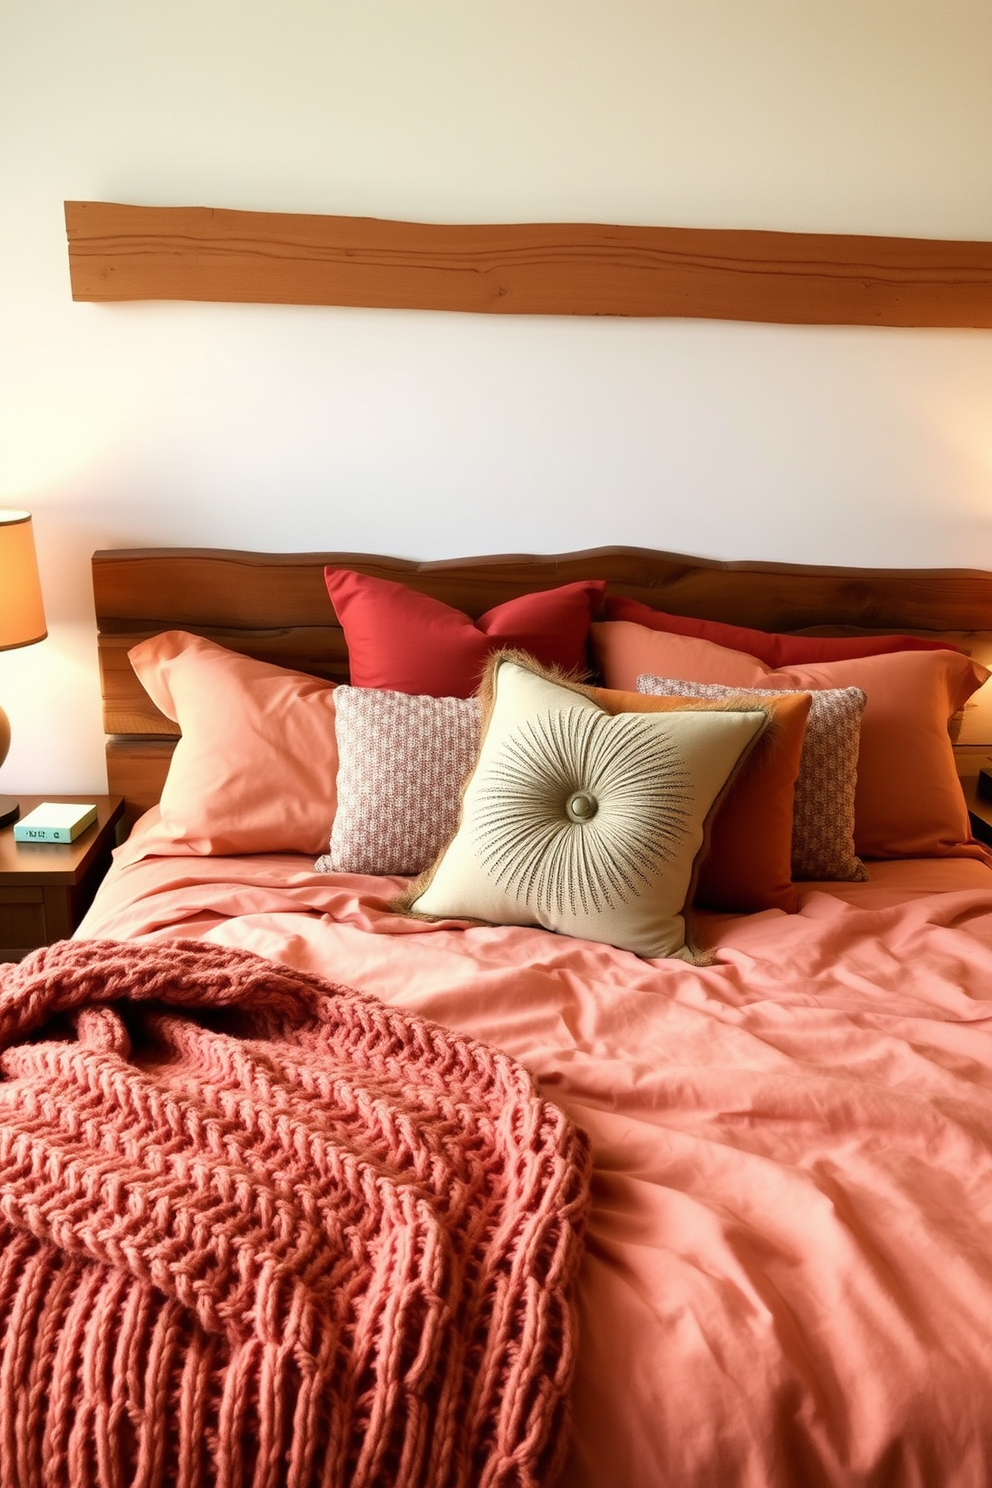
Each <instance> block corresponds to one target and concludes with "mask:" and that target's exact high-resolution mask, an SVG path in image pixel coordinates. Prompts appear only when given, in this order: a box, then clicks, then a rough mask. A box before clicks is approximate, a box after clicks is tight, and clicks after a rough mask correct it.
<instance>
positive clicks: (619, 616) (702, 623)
mask: <svg viewBox="0 0 992 1488" xmlns="http://www.w3.org/2000/svg"><path fill="white" fill-rule="evenodd" d="M606 618H607V620H629V621H631V622H632V623H633V624H634V625H644V626H646V627H647V629H648V630H667V631H668V632H669V634H671V635H683V636H694V637H695V638H696V640H701V641H712V643H713V644H714V645H715V646H726V647H728V648H729V649H730V650H731V651H746V652H747V654H748V655H749V656H756V657H757V658H758V660H759V661H763V662H764V663H765V665H766V666H770V667H784V666H805V665H807V664H812V663H814V662H820V661H856V660H859V659H860V658H861V657H863V656H888V655H889V654H890V653H891V652H893V651H956V650H957V647H956V646H952V645H950V643H949V642H943V641H925V640H921V639H920V638H919V637H918V636H900V635H877V636H797V635H781V634H779V633H778V632H776V631H772V630H751V629H749V627H748V626H746V625H726V624H724V623H723V621H721V620H695V619H693V618H692V616H690V615H667V614H666V613H665V611H664V610H653V609H652V608H651V606H650V605H646V604H641V602H640V600H637V599H625V598H624V597H623V595H621V594H611V595H609V596H608V598H607V600H606Z"/></svg>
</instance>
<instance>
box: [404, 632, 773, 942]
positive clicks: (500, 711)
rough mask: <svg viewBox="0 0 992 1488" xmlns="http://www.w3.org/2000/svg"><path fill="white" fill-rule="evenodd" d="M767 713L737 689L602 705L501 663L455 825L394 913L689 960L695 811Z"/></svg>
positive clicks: (711, 796)
mask: <svg viewBox="0 0 992 1488" xmlns="http://www.w3.org/2000/svg"><path fill="white" fill-rule="evenodd" d="M768 717H769V714H768V712H767V710H765V709H763V708H762V707H761V706H760V705H758V704H757V703H754V702H749V700H748V699H741V700H740V702H739V704H738V705H735V706H733V707H729V708H719V709H714V708H712V706H711V707H709V708H692V709H677V710H674V711H670V710H668V709H662V710H657V711H655V710H651V711H645V710H644V709H643V708H642V709H641V710H640V711H639V712H637V713H618V714H611V713H609V712H607V711H606V709H604V708H601V707H599V706H598V705H597V704H596V703H595V702H593V700H592V699H591V698H589V697H588V696H584V695H583V694H581V693H579V692H577V691H576V690H575V689H573V688H569V687H567V686H562V685H560V684H559V683H558V682H555V681H553V680H551V679H550V678H548V677H547V676H545V675H541V674H540V672H539V670H538V669H535V670H533V671H532V670H531V669H530V666H529V664H528V662H527V661H526V659H524V660H522V661H517V660H515V659H512V658H509V657H499V658H498V659H497V660H496V662H494V664H493V671H492V697H491V705H490V707H489V710H488V715H487V716H486V718H485V722H484V724H483V737H482V744H481V747H480V750H479V758H478V762H477V764H476V766H475V769H474V771H473V772H472V775H471V776H470V778H469V781H468V784H467V785H466V787H465V793H464V795H463V797H462V809H461V818H460V821H459V826H458V831H457V832H456V833H455V836H454V838H453V839H452V841H451V842H450V843H449V844H448V846H447V847H446V848H445V849H444V851H443V852H442V854H441V856H440V858H439V859H438V861H437V862H436V863H435V865H434V867H433V868H432V869H431V870H430V872H429V874H428V875H426V876H425V879H424V880H422V881H421V882H420V883H418V884H416V885H415V886H414V888H413V890H412V891H411V894H410V895H409V896H408V897H407V899H406V900H405V901H403V907H405V908H406V909H407V910H408V911H409V912H412V913H414V914H422V915H426V916H429V917H431V918H441V919H449V918H450V919H477V920H485V921H490V922H492V923H494V924H498V925H541V926H543V927H544V928H545V929H546V930H555V931H558V932H559V933H560V934H566V935H576V936H581V937H583V938H584V939H586V940H593V941H600V942H604V943H606V944H608V945H614V946H618V947H619V948H620V949H622V950H629V951H633V952H634V953H635V954H636V955H639V956H682V957H684V958H686V959H692V953H691V951H690V950H689V949H688V947H687V946H686V943H685V922H684V919H683V911H684V909H685V905H686V901H687V898H688V896H689V892H690V889H691V886H692V881H693V876H694V869H695V864H696V860H697V858H698V856H699V853H700V851H701V849H702V847H703V843H704V838H705V825H706V821H707V818H708V817H709V815H710V812H711V810H712V808H713V806H714V804H715V802H716V801H717V799H718V797H719V796H720V795H721V793H722V792H723V790H724V789H725V787H726V785H727V783H728V781H729V779H730V778H731V776H732V775H733V774H734V772H735V770H736V768H737V766H738V763H739V762H740V761H741V760H742V759H743V758H744V757H745V756H746V755H747V752H748V750H749V749H750V748H751V746H752V745H753V744H754V743H755V742H756V740H757V739H758V737H759V736H760V734H761V733H762V732H763V730H764V729H765V727H766V725H767V722H768Z"/></svg>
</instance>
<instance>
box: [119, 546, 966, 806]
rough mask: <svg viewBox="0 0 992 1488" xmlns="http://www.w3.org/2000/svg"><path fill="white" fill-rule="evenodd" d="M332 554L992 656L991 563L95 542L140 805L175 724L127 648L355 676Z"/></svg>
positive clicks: (348, 561)
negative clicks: (589, 582)
mask: <svg viewBox="0 0 992 1488" xmlns="http://www.w3.org/2000/svg"><path fill="white" fill-rule="evenodd" d="M325 565H334V566H337V567H342V568H353V569H358V570H360V571H361V572H363V573H370V574H377V575H379V576H380V577H382V578H388V579H397V580H399V581H401V582H402V583H405V584H408V585H410V586H411V587H412V588H415V589H419V590H421V591H423V592H424V593H426V594H432V595H434V596H436V597H437V598H438V599H443V600H445V601H446V602H447V603H448V604H451V605H455V606H456V607H457V608H459V609H462V610H465V611H466V612H467V613H468V614H470V615H472V616H473V617H478V616H479V615H481V614H482V613H483V612H484V611H485V610H488V609H490V608H491V607H492V606H493V605H497V604H500V603H502V602H503V601H504V600H507V599H512V598H514V597H515V596H516V595H518V594H524V593H527V592H528V591H530V590H536V589H550V588H553V587H554V586H555V585H557V584H565V583H568V582H570V581H571V580H573V579H582V578H602V579H606V580H607V581H608V583H609V587H610V591H611V592H612V593H616V594H624V595H628V596H630V597H631V598H634V599H639V600H641V601H642V602H643V603H645V604H649V605H653V606H654V607H655V608H656V609H662V610H669V611H672V612H674V613H676V614H684V615H694V616H702V617H706V618H708V619H713V620H726V621H731V622H735V623H737V624H741V625H751V626H756V627H757V628H759V629H762V630H781V631H817V632H819V633H820V634H824V635H830V634H832V635H842V634H845V633H858V632H871V631H893V630H895V631H900V632H909V633H912V634H922V635H939V636H942V637H944V638H946V639H948V640H950V641H952V642H953V643H954V644H956V645H959V646H961V647H962V649H964V650H967V651H968V652H970V653H971V654H972V655H974V656H976V657H977V658H978V659H979V660H981V661H984V662H985V663H986V664H987V665H992V573H984V572H980V571H974V570H964V569H859V568H813V567H805V566H800V565H796V564H785V563H738V562H734V563H720V562H717V561H714V560H709V559H705V558H689V557H683V556H681V555H679V554H675V553H658V552H652V551H650V550H648V549H643V548H596V549H592V550H590V551H587V552H582V553H566V554H561V555H552V556H546V557H539V556H530V555H523V556H506V557H481V558H457V559H450V560H445V561H443V562H437V563H415V562H412V561H406V560H404V559H399V558H386V557H378V556H375V555H372V554H368V553H244V552H236V551H230V550H226V549H220V548H218V549H210V548H145V549H130V550H127V549H121V550H117V551H107V552H99V553H95V554H94V556H93V588H94V595H95V600H96V618H97V629H98V645H99V655H100V672H101V680H102V689H103V702H104V719H105V727H106V730H107V734H108V736H109V738H108V743H107V764H108V776H109V782H110V789H111V791H112V792H114V793H116V794H121V795H123V796H124V797H125V799H126V801H127V803H128V809H129V811H130V813H131V815H132V816H133V815H135V814H137V812H139V811H142V810H145V809H146V808H147V807H148V806H150V805H152V804H154V802H155V801H157V800H158V797H159V793H160V791H161V788H162V783H163V781H164V779H165V772H166V770H167V768H168V763H169V759H170V757H171V754H172V750H173V748H174V747H175V740H176V737H177V736H178V733H179V730H178V728H177V727H176V725H175V724H174V723H172V722H171V720H169V719H167V718H165V717H164V716H163V714H161V713H160V712H159V711H158V709H157V708H156V707H155V706H154V704H153V703H152V702H151V700H150V699H149V698H148V697H147V695H146V694H145V692H144V690H143V689H142V687H141V685H140V684H139V682H138V680H137V678H136V677H135V675H134V673H133V671H132V670H131V667H130V664H129V662H128V660H127V652H128V650H129V649H130V647H131V646H133V645H135V644H136V643H137V642H138V641H139V640H144V639H145V638H146V637H148V636H151V635H156V634H157V633H158V632H160V631H163V630H174V629H178V630H189V631H194V632H196V633H197V634H199V635H205V636H209V637H210V638H211V639H212V640H215V641H217V642H219V643H220V644H221V645H224V646H227V647H229V648H230V649H231V650H233V651H240V652H243V653H244V654H246V655H249V656H255V657H258V658H259V659H260V660H263V661H272V662H276V663H278V664H279V665H280V666H286V667H291V668H293V669H295V670H296V671H303V672H310V673H313V674H315V675H317V676H321V677H327V678H328V679H329V680H331V681H335V682H345V681H347V680H348V655H347V648H346V646H345V642H344V636H343V634H342V631H341V627H340V626H339V625H338V623H337V618H336V616H335V614H334V610H333V608H332V606H331V603H330V600H329V599H328V597H327V591H326V589H325V587H324V579H323V571H324V567H325ZM990 690H992V683H989V684H988V685H987V686H986V687H985V688H983V689H982V691H981V693H979V694H978V698H977V700H976V701H975V702H973V703H972V704H971V705H969V707H968V708H967V709H966V710H965V714H964V716H963V718H962V719H961V720H959V721H958V726H957V730H956V745H957V747H958V750H959V755H960V756H961V757H962V760H963V767H964V770H965V773H967V768H968V762H969V759H970V757H974V766H973V768H974V771H977V768H978V761H979V760H980V759H984V757H985V755H986V754H987V753H988V751H989V750H990V748H992V691H990ZM986 693H989V694H990V695H989V697H988V699H986V697H985V694H986Z"/></svg>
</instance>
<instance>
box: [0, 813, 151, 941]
mask: <svg viewBox="0 0 992 1488" xmlns="http://www.w3.org/2000/svg"><path fill="white" fill-rule="evenodd" d="M47 799H48V800H56V801H57V800H60V799H61V800H65V799H66V798H65V797H59V796H49V797H47ZM90 799H91V800H94V801H95V802H96V805H97V813H98V814H97V821H96V824H95V825H94V826H92V827H89V828H87V830H86V831H85V832H83V833H82V834H81V835H80V836H79V837H78V838H77V839H76V840H75V841H74V842H71V843H64V844H63V843H51V842H30V843H18V842H15V841H14V838H13V829H12V828H11V827H5V828H3V830H2V831H0V961H18V960H20V958H21V957H22V956H24V955H26V954H27V952H28V951H33V950H35V949H37V947H38V946H43V945H50V944H51V943H52V941H55V940H65V939H66V938H67V937H68V936H70V935H71V934H72V932H73V931H74V930H75V928H76V926H77V925H78V924H79V922H80V920H81V919H82V917H83V915H84V914H85V913H86V911H87V909H88V908H89V905H90V902H91V900H92V898H93V895H94V894H95V893H96V890H97V887H98V886H99V883H100V880H101V879H102V877H103V875H104V873H106V871H107V868H108V867H109V866H110V854H111V852H112V850H113V847H114V841H115V835H116V834H115V828H116V825H117V822H118V821H119V820H120V817H121V815H122V813H123V809H124V803H123V801H122V800H121V798H120V797H119V796H95V797H90ZM40 800H41V797H38V798H35V797H30V796H28V797H24V796H22V798H21V807H22V811H27V810H29V809H30V808H31V806H33V805H37V804H38V801H40Z"/></svg>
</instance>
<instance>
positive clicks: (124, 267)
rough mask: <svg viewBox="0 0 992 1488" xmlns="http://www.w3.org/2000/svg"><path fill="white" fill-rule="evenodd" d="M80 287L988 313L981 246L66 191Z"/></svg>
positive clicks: (104, 292) (693, 313)
mask: <svg viewBox="0 0 992 1488" xmlns="http://www.w3.org/2000/svg"><path fill="white" fill-rule="evenodd" d="M65 219H66V231H67V234H68V239H69V269H70V278H71V283H72V295H73V298H74V299H76V300H103V301H105V300H147V299H155V300H160V299H166V300H170V299H178V300H213V301H220V300H229V301H239V302H246V301H247V302H254V303H261V302H264V303H269V304H292V305H362V306H376V307H381V308H392V309H411V310H458V311H481V312H495V313H499V314H508V315H626V316H652V317H657V316H681V317H691V318H701V319H710V320H714V319H715V320H751V321H770V322H781V323H788V324H801V325H887V326H948V327H969V326H971V327H990V326H992V244H990V243H983V242H955V241H948V240H943V239H940V240H938V239H924V238H882V237H865V236H844V235H841V234H817V233H784V232H750V231H740V230H723V229H707V228H678V227H622V226H607V225H603V224H597V223H508V224H489V225H486V224H464V223H462V224H440V223H419V222H391V221H385V220H380V219H377V218H370V217H332V216H326V217H325V216H312V215H309V216H308V215H297V214H290V213H277V212H239V211H230V210H227V209H222V208H212V207H137V206H128V205H123V204H120V203H114V202H80V201H70V202H66V203H65Z"/></svg>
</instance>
